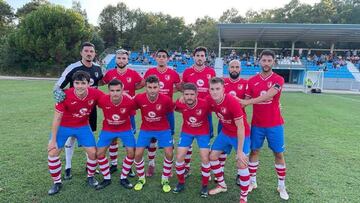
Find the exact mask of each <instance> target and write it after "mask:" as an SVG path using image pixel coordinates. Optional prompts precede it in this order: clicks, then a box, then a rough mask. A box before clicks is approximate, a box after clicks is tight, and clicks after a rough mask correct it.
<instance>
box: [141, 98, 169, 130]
mask: <svg viewBox="0 0 360 203" xmlns="http://www.w3.org/2000/svg"><path fill="white" fill-rule="evenodd" d="M134 102H135V106H136V108H138V109H140V110H141V119H142V122H141V126H140V129H141V130H148V131H149V130H156V131H160V130H168V129H170V125H169V122H168V120H167V117H166V115H167V114H168V113H170V112H172V111H173V109H174V104H173V102H172V100H171V99H170V97H168V96H166V95H163V94H159V95H158V97H157V98H156V100H155V101H150V100H149V98H148V97H147V95H146V93H141V94H138V95H136V96H135V98H134Z"/></svg>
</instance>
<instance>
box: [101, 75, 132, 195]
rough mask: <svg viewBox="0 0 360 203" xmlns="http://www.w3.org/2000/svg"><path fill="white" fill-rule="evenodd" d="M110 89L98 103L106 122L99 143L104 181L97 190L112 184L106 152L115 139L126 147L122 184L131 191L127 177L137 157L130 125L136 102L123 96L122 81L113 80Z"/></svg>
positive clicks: (109, 85)
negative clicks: (135, 156) (119, 140)
mask: <svg viewBox="0 0 360 203" xmlns="http://www.w3.org/2000/svg"><path fill="white" fill-rule="evenodd" d="M108 89H109V95H105V96H103V97H102V98H101V99H100V100H99V103H98V106H99V107H100V108H101V109H102V111H103V113H104V121H103V128H102V131H101V133H100V135H99V140H98V143H97V158H98V163H99V165H100V170H101V173H102V174H103V176H104V180H103V181H102V182H101V183H100V184H99V185H98V186H97V187H96V189H97V190H99V189H103V188H105V187H106V186H108V185H110V184H111V175H110V170H109V162H108V160H107V158H106V151H107V148H108V147H109V145H110V143H111V141H112V140H113V139H114V138H115V139H117V138H120V139H121V141H122V143H123V144H124V145H125V147H126V153H127V156H126V157H125V158H124V160H123V164H122V166H123V168H122V172H121V177H120V184H121V185H122V186H124V187H125V188H127V189H130V188H132V184H131V183H130V182H129V180H128V179H127V176H128V174H129V171H130V169H131V165H132V164H133V162H134V155H135V138H134V134H133V133H132V130H131V124H130V115H131V113H132V109H133V108H134V102H133V100H132V99H131V98H130V97H128V96H127V95H123V84H122V83H121V81H119V80H117V79H113V80H111V81H110V82H109V84H108Z"/></svg>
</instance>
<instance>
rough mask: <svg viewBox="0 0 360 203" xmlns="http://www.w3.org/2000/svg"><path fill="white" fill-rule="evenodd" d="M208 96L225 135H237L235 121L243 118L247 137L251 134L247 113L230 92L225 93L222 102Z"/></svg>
mask: <svg viewBox="0 0 360 203" xmlns="http://www.w3.org/2000/svg"><path fill="white" fill-rule="evenodd" d="M208 98H209V99H208V101H210V102H211V109H212V111H214V112H215V114H216V116H217V117H218V118H219V120H220V122H221V124H222V126H223V127H222V129H221V131H222V132H223V133H224V134H225V135H227V136H229V137H237V127H236V125H235V121H236V120H238V119H243V123H244V128H245V137H248V136H250V128H249V125H248V124H247V121H246V115H245V114H244V112H243V110H242V108H241V105H240V103H239V102H238V101H237V100H236V98H234V97H233V96H231V95H229V94H225V95H224V98H223V100H222V101H221V102H220V103H216V102H215V101H214V100H213V99H212V98H211V97H210V96H209V97H208Z"/></svg>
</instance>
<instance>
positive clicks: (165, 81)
mask: <svg viewBox="0 0 360 203" xmlns="http://www.w3.org/2000/svg"><path fill="white" fill-rule="evenodd" d="M168 60H169V54H168V52H167V51H166V50H163V49H160V50H158V51H157V52H156V62H157V64H158V65H157V67H155V68H150V69H148V70H147V71H146V72H145V75H144V78H145V79H146V78H147V77H149V76H150V75H155V76H156V77H158V78H159V84H160V93H161V94H164V95H167V96H168V97H169V98H170V99H171V100H172V98H173V92H174V86H175V90H180V89H181V83H180V82H181V81H180V76H179V74H178V73H177V72H176V71H174V70H173V69H171V68H169V67H167V62H168ZM167 119H168V121H169V124H170V130H171V135H172V136H173V135H174V134H175V117H174V112H173V111H172V112H170V113H169V114H168V115H167ZM156 143H157V140H156V139H155V138H154V139H151V144H150V146H149V147H148V159H149V166H148V170H147V171H146V176H148V177H151V176H153V174H154V171H155V154H156Z"/></svg>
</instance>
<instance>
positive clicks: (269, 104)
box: [246, 72, 284, 127]
mask: <svg viewBox="0 0 360 203" xmlns="http://www.w3.org/2000/svg"><path fill="white" fill-rule="evenodd" d="M283 85H284V78H283V77H281V76H280V75H278V74H276V73H274V72H273V73H272V74H271V75H270V76H268V77H267V78H263V77H262V76H261V75H260V74H257V75H255V76H253V77H252V78H250V79H249V80H248V86H247V89H246V96H249V97H251V98H257V97H259V96H261V95H264V94H266V92H267V91H268V90H269V89H270V88H272V87H274V88H275V89H276V90H277V91H278V93H277V94H276V95H275V96H274V97H273V98H272V99H270V100H268V101H264V102H261V103H259V104H254V105H253V117H252V122H251V125H254V126H257V127H274V126H278V125H282V124H284V119H283V117H282V116H281V111H280V96H281V91H282V87H283Z"/></svg>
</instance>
